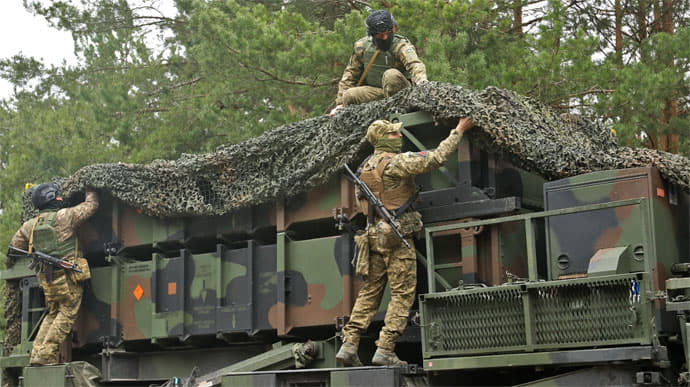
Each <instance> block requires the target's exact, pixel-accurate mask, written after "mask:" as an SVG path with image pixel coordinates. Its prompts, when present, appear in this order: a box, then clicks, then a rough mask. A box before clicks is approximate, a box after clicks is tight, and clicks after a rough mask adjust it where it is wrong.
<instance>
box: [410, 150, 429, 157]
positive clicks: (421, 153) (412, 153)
mask: <svg viewBox="0 0 690 387" xmlns="http://www.w3.org/2000/svg"><path fill="white" fill-rule="evenodd" d="M407 155H408V156H419V157H426V155H427V152H425V151H421V152H407Z"/></svg>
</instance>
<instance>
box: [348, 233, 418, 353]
mask: <svg viewBox="0 0 690 387" xmlns="http://www.w3.org/2000/svg"><path fill="white" fill-rule="evenodd" d="M408 242H409V243H410V245H411V246H412V250H410V249H408V248H407V247H405V246H404V245H402V244H400V246H399V247H396V248H394V249H392V250H390V251H381V250H376V249H372V250H371V251H370V255H369V260H370V261H369V275H368V276H367V277H366V278H365V280H364V286H363V287H362V289H361V290H360V291H359V294H358V295H357V300H356V301H355V305H354V307H353V308H352V313H351V314H350V320H349V321H348V322H347V324H345V326H344V327H343V330H342V333H343V341H344V342H346V343H350V344H353V345H355V346H358V345H359V338H360V336H361V335H362V334H363V333H364V332H366V330H367V328H369V324H370V323H371V320H372V319H373V317H374V314H376V311H377V310H378V309H379V306H380V304H381V298H382V297H383V292H384V290H385V287H386V282H388V285H389V287H390V289H391V300H390V302H389V303H388V309H387V310H386V317H385V318H384V326H383V328H382V329H381V332H380V333H379V339H378V340H377V341H376V346H378V347H379V348H382V349H386V350H389V351H392V350H393V349H395V341H396V340H397V339H398V337H399V336H400V335H401V334H402V333H403V331H404V330H405V327H406V326H407V318H408V316H409V314H410V308H411V307H412V304H413V303H414V296H415V288H416V285H417V261H416V255H415V253H414V242H413V241H412V239H408Z"/></svg>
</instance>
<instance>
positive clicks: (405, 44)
mask: <svg viewBox="0 0 690 387" xmlns="http://www.w3.org/2000/svg"><path fill="white" fill-rule="evenodd" d="M396 38H398V40H399V43H398V44H397V46H395V47H393V48H391V49H390V50H389V51H391V52H392V57H393V63H392V65H391V68H393V69H397V70H398V72H399V73H401V75H402V71H407V73H408V74H410V76H411V78H412V83H414V84H415V85H416V84H419V83H422V82H424V81H426V80H427V77H426V66H424V63H422V61H421V60H420V59H419V57H418V56H417V51H416V50H415V48H414V46H413V45H412V43H410V41H409V40H407V38H405V37H403V36H401V35H396ZM372 45H373V42H372V38H371V36H367V37H364V38H362V39H359V40H358V41H356V42H355V45H354V48H353V52H352V55H351V56H350V60H349V61H348V64H347V67H346V68H345V71H344V72H343V76H342V78H341V79H340V82H339V83H338V96H337V97H336V104H341V103H343V102H344V101H343V96H344V93H345V91H346V90H348V89H350V88H353V87H356V86H357V82H359V79H360V78H361V76H362V73H363V72H364V69H365V67H366V66H367V63H364V52H365V51H366V50H367V49H368V48H370V47H371V46H372ZM403 78H404V76H403ZM406 80H407V79H406Z"/></svg>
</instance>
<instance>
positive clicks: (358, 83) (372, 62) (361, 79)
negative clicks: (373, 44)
mask: <svg viewBox="0 0 690 387" xmlns="http://www.w3.org/2000/svg"><path fill="white" fill-rule="evenodd" d="M379 52H381V50H379V49H377V50H376V51H374V55H372V56H371V60H370V61H369V64H368V65H367V68H366V69H364V72H363V73H362V76H361V77H360V78H359V82H357V86H361V85H362V82H364V79H365V78H366V77H367V74H369V69H371V65H372V64H374V60H376V56H377V55H378V54H379Z"/></svg>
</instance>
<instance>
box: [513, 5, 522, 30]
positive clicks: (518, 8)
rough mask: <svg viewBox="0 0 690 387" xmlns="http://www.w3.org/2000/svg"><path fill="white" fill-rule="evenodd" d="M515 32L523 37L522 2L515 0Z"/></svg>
mask: <svg viewBox="0 0 690 387" xmlns="http://www.w3.org/2000/svg"><path fill="white" fill-rule="evenodd" d="M513 31H515V34H516V35H517V36H519V37H522V0H515V5H514V8H513Z"/></svg>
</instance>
